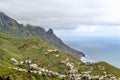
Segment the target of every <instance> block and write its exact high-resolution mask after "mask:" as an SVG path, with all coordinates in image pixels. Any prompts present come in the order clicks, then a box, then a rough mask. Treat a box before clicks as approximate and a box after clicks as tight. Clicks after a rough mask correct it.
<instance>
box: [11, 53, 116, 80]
mask: <svg viewBox="0 0 120 80" xmlns="http://www.w3.org/2000/svg"><path fill="white" fill-rule="evenodd" d="M50 52H51V51H50ZM10 60H11V61H12V62H13V63H14V64H15V65H18V64H23V63H25V64H27V63H29V68H30V69H31V70H30V71H29V72H31V73H36V74H39V75H41V74H53V75H57V76H58V77H59V78H60V79H61V78H65V77H68V78H70V79H72V80H81V79H82V78H87V79H98V80H118V79H117V78H116V77H114V76H111V75H110V74H107V72H105V68H104V67H102V66H98V67H99V69H100V70H104V72H103V73H104V75H101V76H99V75H94V76H93V75H91V72H92V69H91V70H89V71H84V72H80V73H79V72H78V69H79V68H77V67H75V66H74V63H72V62H70V60H69V58H66V59H65V60H64V61H61V63H63V64H65V65H66V66H68V67H69V68H70V70H69V73H68V74H59V73H58V72H55V71H51V70H48V69H45V68H42V67H40V66H39V65H38V64H37V63H34V62H32V60H30V59H27V60H25V61H20V62H19V61H17V60H16V59H15V58H10ZM39 63H40V62H39ZM14 69H15V70H19V71H24V72H28V71H27V70H26V69H22V68H19V67H15V68H14Z"/></svg>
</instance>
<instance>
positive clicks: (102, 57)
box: [61, 36, 120, 68]
mask: <svg viewBox="0 0 120 80" xmlns="http://www.w3.org/2000/svg"><path fill="white" fill-rule="evenodd" d="M61 39H62V40H63V41H64V42H65V43H67V44H68V45H70V46H71V47H73V48H75V49H77V50H79V51H82V52H83V53H85V54H86V55H88V56H89V57H90V58H91V59H92V60H94V61H106V62H108V63H110V64H112V65H114V66H116V67H118V68H120V61H119V59H120V37H93V36H90V37H88V36H86V37H85V36H81V37H80V36H79V37H73V36H72V37H67V38H66V37H62V36H61Z"/></svg>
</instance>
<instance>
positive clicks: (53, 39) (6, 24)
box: [0, 12, 85, 59]
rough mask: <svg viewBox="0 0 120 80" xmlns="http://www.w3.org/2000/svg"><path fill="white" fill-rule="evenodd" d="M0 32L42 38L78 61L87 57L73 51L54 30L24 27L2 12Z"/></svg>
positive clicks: (0, 13) (30, 26)
mask: <svg viewBox="0 0 120 80" xmlns="http://www.w3.org/2000/svg"><path fill="white" fill-rule="evenodd" d="M0 31H1V32H4V33H7V34H11V35H14V36H16V37H24V38H28V37H40V38H42V39H44V40H46V41H47V42H48V43H50V44H51V45H52V46H53V47H56V48H57V49H59V50H61V51H65V52H66V53H68V54H70V55H72V56H74V57H76V58H78V59H79V58H80V57H82V56H85V54H83V53H82V52H80V51H77V50H75V49H72V48H71V47H69V46H68V45H66V44H65V43H64V42H63V41H62V40H61V39H60V38H58V37H57V36H56V35H55V34H54V31H53V29H51V28H49V30H48V31H46V30H45V29H44V28H43V27H40V26H33V25H31V24H27V25H25V26H24V25H23V24H19V23H18V22H17V21H16V20H15V19H12V18H10V17H8V16H7V15H6V14H4V13H3V12H0Z"/></svg>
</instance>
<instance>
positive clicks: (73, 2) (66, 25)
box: [0, 0, 120, 36]
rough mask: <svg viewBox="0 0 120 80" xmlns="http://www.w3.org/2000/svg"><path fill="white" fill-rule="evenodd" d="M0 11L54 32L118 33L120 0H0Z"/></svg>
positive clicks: (74, 33) (119, 27)
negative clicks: (51, 29)
mask: <svg viewBox="0 0 120 80" xmlns="http://www.w3.org/2000/svg"><path fill="white" fill-rule="evenodd" d="M0 11H1V12H4V13H6V14H7V15H9V16H10V17H12V18H14V19H16V20H17V21H18V22H20V23H24V24H27V23H29V24H33V25H39V26H42V27H44V28H46V29H47V28H49V27H51V28H53V29H54V30H55V31H56V33H57V34H60V33H64V32H66V35H69V33H70V32H71V33H73V34H72V35H76V34H77V35H102V36H103V35H106V36H111V35H112V36H115V35H117V36H120V0H0Z"/></svg>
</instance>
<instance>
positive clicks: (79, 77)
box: [0, 13, 120, 80]
mask: <svg viewBox="0 0 120 80" xmlns="http://www.w3.org/2000/svg"><path fill="white" fill-rule="evenodd" d="M77 56H78V57H77ZM81 56H84V54H83V53H81V52H78V51H76V50H74V49H71V48H70V47H69V46H67V45H66V44H64V43H63V42H62V40H60V39H59V38H57V36H56V35H55V34H54V31H53V30H52V29H51V28H50V29H49V30H48V31H45V29H44V28H42V27H38V26H33V25H30V24H28V25H26V26H24V25H22V24H19V23H18V22H17V21H16V20H14V19H12V18H10V17H8V16H6V15H5V14H4V13H0V80H119V78H120V69H118V68H116V67H114V66H112V65H110V64H108V63H106V62H98V63H91V62H86V63H83V62H82V61H80V60H79V58H80V57H81Z"/></svg>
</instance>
